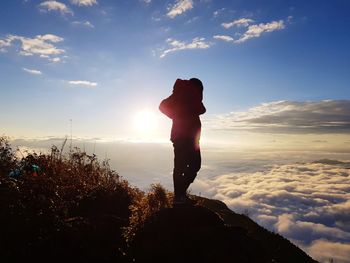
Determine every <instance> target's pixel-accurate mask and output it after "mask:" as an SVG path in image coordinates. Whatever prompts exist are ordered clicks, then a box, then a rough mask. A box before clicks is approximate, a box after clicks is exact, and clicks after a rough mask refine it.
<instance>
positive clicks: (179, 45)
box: [160, 37, 211, 58]
mask: <svg viewBox="0 0 350 263" xmlns="http://www.w3.org/2000/svg"><path fill="white" fill-rule="evenodd" d="M167 43H168V44H169V45H170V46H171V48H169V49H166V50H164V51H163V53H162V54H161V55H160V57H161V58H163V57H165V56H166V55H168V54H169V53H173V52H176V51H179V50H185V49H206V48H209V47H210V46H211V44H210V43H209V42H206V41H205V38H200V37H196V38H194V39H193V40H192V42H190V43H186V42H182V41H179V40H176V39H171V38H169V39H167Z"/></svg>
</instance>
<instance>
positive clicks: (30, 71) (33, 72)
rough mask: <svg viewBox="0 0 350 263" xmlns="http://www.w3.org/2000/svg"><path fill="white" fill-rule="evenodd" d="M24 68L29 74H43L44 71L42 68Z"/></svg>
mask: <svg viewBox="0 0 350 263" xmlns="http://www.w3.org/2000/svg"><path fill="white" fill-rule="evenodd" d="M23 70H24V71H25V72H28V73H29V74H32V75H41V74H42V72H41V71H40V70H36V69H28V68H23Z"/></svg>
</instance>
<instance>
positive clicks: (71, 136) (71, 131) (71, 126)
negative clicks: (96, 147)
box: [69, 119, 73, 152]
mask: <svg viewBox="0 0 350 263" xmlns="http://www.w3.org/2000/svg"><path fill="white" fill-rule="evenodd" d="M69 121H70V146H69V151H70V152H72V143H73V135H72V134H73V120H72V119H69Z"/></svg>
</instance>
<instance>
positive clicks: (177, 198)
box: [173, 196, 186, 206]
mask: <svg viewBox="0 0 350 263" xmlns="http://www.w3.org/2000/svg"><path fill="white" fill-rule="evenodd" d="M184 204H186V196H175V197H174V199H173V206H176V205H184Z"/></svg>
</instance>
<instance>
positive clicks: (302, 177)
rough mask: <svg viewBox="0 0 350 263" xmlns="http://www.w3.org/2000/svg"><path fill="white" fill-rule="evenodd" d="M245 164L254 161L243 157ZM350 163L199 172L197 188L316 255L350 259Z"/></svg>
mask: <svg viewBox="0 0 350 263" xmlns="http://www.w3.org/2000/svg"><path fill="white" fill-rule="evenodd" d="M219 165H220V166H222V163H219ZM245 165H249V164H246V163H245V162H242V161H241V166H245ZM349 168H350V162H334V161H329V160H320V161H316V162H309V163H290V164H282V165H273V166H272V167H271V168H266V167H265V168H263V167H262V168H261V171H257V172H232V173H227V174H222V175H218V176H216V177H213V176H210V177H209V178H207V179H204V178H203V177H199V178H198V179H197V181H195V185H194V186H193V188H194V190H195V191H198V190H200V191H201V192H202V193H204V195H206V196H208V197H210V198H215V199H219V200H222V201H224V202H225V203H226V204H227V205H228V206H229V207H230V208H231V209H233V210H234V211H236V212H238V213H244V212H246V211H247V212H248V214H249V215H250V217H251V218H253V219H254V220H255V221H257V222H258V223H259V224H261V225H263V226H265V227H266V228H268V229H270V230H272V231H277V232H278V233H280V234H282V235H283V236H284V237H286V238H288V239H289V240H292V241H293V242H295V243H296V244H298V245H300V246H301V247H302V248H303V249H304V250H305V251H308V252H309V253H310V255H311V256H312V257H314V258H317V259H324V258H325V257H327V256H328V255H332V253H333V255H332V258H334V259H335V261H336V262H344V263H345V262H347V261H346V260H345V259H348V258H349V257H348V255H349V253H350V252H349V251H348V249H349V245H350V224H349V223H350V213H349V212H350V169H349ZM211 169H213V170H214V171H217V170H220V168H219V167H218V169H216V167H212V168H211ZM197 187H198V188H199V189H196V188H197ZM321 240H322V241H321ZM333 249H334V250H333ZM338 250H339V254H337V253H334V251H338Z"/></svg>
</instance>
